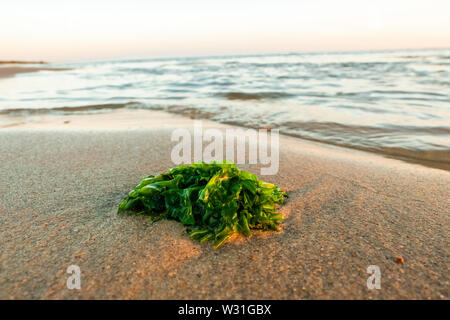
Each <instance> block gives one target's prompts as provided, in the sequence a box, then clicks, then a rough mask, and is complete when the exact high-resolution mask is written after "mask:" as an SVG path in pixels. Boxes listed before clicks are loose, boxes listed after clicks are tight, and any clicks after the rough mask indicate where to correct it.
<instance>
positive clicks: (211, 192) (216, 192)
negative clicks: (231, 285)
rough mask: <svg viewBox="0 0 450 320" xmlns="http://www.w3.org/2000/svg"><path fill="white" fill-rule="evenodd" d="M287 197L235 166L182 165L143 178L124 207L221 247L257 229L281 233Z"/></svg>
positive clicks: (232, 164)
mask: <svg viewBox="0 0 450 320" xmlns="http://www.w3.org/2000/svg"><path fill="white" fill-rule="evenodd" d="M285 197H287V194H286V193H285V192H283V191H282V190H281V189H280V188H279V187H278V186H277V185H274V184H271V183H267V182H264V181H262V180H259V179H258V178H257V177H256V176H255V175H254V174H252V173H249V172H247V171H243V170H239V169H238V168H237V167H236V165H235V164H234V163H232V162H228V161H224V162H212V163H204V162H201V163H193V164H191V165H180V166H178V167H176V168H173V169H170V170H169V171H168V172H166V173H162V174H160V175H158V176H152V175H150V176H148V177H145V178H144V179H142V181H141V183H140V184H139V185H137V186H136V187H135V188H134V189H133V190H131V191H130V193H129V194H128V195H127V196H126V197H125V198H124V199H123V201H122V203H120V205H119V209H118V213H122V212H125V211H129V212H134V213H135V214H143V215H148V216H150V217H151V218H152V219H154V220H159V219H174V220H177V221H179V222H181V223H182V224H183V225H185V226H186V227H187V232H188V234H189V235H190V237H191V238H193V239H196V240H199V241H200V242H204V241H206V240H214V247H215V248H217V247H219V246H220V245H222V244H223V243H224V242H225V241H226V240H227V239H228V238H229V237H230V236H231V235H233V234H234V233H236V232H237V233H242V234H244V235H245V236H251V234H252V233H251V230H252V229H258V230H276V231H277V230H278V224H279V223H280V221H281V220H283V217H282V216H281V215H280V214H278V213H276V212H275V211H276V205H277V204H282V203H283V200H284V198H285Z"/></svg>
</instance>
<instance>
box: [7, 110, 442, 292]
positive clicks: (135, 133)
mask: <svg viewBox="0 0 450 320" xmlns="http://www.w3.org/2000/svg"><path fill="white" fill-rule="evenodd" d="M37 120H39V121H37ZM37 120H36V121H35V122H27V123H24V124H20V125H14V126H10V127H8V128H3V129H1V130H0V148H1V150H2V152H1V153H0V163H1V166H0V177H1V179H2V183H1V184H0V194H1V195H0V197H1V201H0V225H1V226H2V228H1V230H0V261H1V266H0V298H1V299H80V298H82V299H119V298H124V299H133V298H134V299H355V298H358V299H359V298H361V299H403V298H404V299H429V298H431V299H448V298H449V270H448V266H449V259H448V248H449V247H450V243H449V240H448V235H449V229H448V227H449V215H448V213H449V212H450V205H449V189H448V186H449V185H450V173H449V172H448V171H444V170H439V169H433V168H426V167H422V166H420V165H415V164H409V163H405V162H402V161H399V160H394V159H387V158H383V157H381V156H378V155H374V154H366V153H363V152H358V151H352V150H346V149H341V148H337V147H331V146H325V145H321V144H318V143H313V142H308V141H303V140H300V139H296V138H292V137H285V136H281V137H280V170H279V173H278V174H277V175H275V176H264V177H261V176H260V170H259V166H257V165H244V166H240V167H241V168H243V169H246V170H248V171H251V172H253V173H255V174H257V175H258V176H260V177H261V178H263V179H264V180H267V181H269V182H272V183H276V184H278V185H279V186H281V187H282V188H285V189H286V190H287V191H288V192H289V195H290V198H289V199H288V201H287V203H286V204H285V205H284V206H283V207H281V208H280V212H281V213H282V214H283V215H284V217H285V221H284V222H283V224H282V228H281V229H282V230H281V232H254V235H253V237H251V238H245V237H243V236H237V237H235V238H233V239H232V240H231V241H229V242H227V243H226V244H225V245H223V246H222V247H221V248H219V249H217V250H215V249H213V248H212V244H211V243H203V244H200V243H198V242H195V241H193V240H191V239H190V238H189V237H188V235H187V234H186V232H185V231H184V227H183V226H182V225H181V224H180V223H178V222H174V221H159V222H157V223H152V222H150V221H149V220H148V219H146V218H144V217H134V216H126V215H120V216H119V215H117V214H116V210H117V205H118V204H119V203H120V201H121V199H122V198H123V196H125V195H126V194H127V193H128V191H129V190H130V189H131V188H132V187H134V186H135V185H136V184H137V183H139V181H140V179H141V178H142V177H143V176H146V175H148V174H156V173H159V172H161V171H165V170H167V169H168V168H169V167H173V166H174V165H173V163H172V162H171V159H170V152H171V150H172V147H173V146H174V144H175V143H174V142H171V140H170V135H171V133H172V131H173V130H174V129H175V128H179V127H186V128H191V127H192V120H190V119H185V118H182V117H179V116H174V115H169V114H165V113H162V112H151V111H145V110H135V111H133V110H122V111H116V112H111V113H100V114H91V115H77V116H74V115H70V116H69V115H67V116H50V115H49V116H46V117H40V118H39V119H37ZM203 124H204V126H205V127H207V126H210V127H217V128H221V129H224V128H227V126H225V125H220V124H217V123H212V122H208V121H204V122H203ZM397 258H403V259H404V262H403V263H397V262H396V259H397ZM70 265H78V266H80V269H81V290H69V289H67V287H66V281H67V278H68V277H69V274H67V273H66V270H67V267H68V266H70ZM370 265H377V266H379V268H380V271H381V289H380V290H369V289H368V288H367V285H366V281H367V278H368V277H369V274H367V272H366V270H367V268H368V266H370Z"/></svg>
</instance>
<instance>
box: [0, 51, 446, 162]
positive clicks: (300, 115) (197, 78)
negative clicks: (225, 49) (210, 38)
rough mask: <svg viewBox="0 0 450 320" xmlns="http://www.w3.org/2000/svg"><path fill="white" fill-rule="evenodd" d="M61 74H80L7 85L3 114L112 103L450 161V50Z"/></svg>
mask: <svg viewBox="0 0 450 320" xmlns="http://www.w3.org/2000/svg"><path fill="white" fill-rule="evenodd" d="M52 66H54V67H68V68H73V69H72V70H69V71H58V72H52V71H41V72H37V73H29V74H18V75H16V76H15V77H13V78H5V79H0V114H3V115H14V114H17V113H20V114H27V113H30V112H31V113H33V112H34V113H35V112H47V111H50V112H65V113H68V112H69V113H70V112H71V111H72V110H73V111H83V112H86V111H89V110H100V109H103V110H106V109H104V107H102V106H100V107H99V106H98V105H103V104H107V106H105V107H106V108H121V107H126V108H150V109H152V108H153V109H164V110H167V111H170V112H176V113H181V114H185V115H188V116H191V117H200V118H201V117H203V118H210V119H213V120H216V121H220V122H225V123H232V124H237V125H242V126H248V127H256V128H258V127H272V128H280V130H281V132H284V133H286V134H290V135H295V136H299V137H303V138H306V139H311V140H316V141H322V142H326V143H331V144H337V145H341V146H346V147H352V148H358V149H363V150H368V151H374V152H381V153H384V154H389V155H396V156H401V157H405V158H409V159H416V160H429V161H436V162H442V163H447V164H448V163H449V162H450V50H422V51H383V52H348V53H309V54H284V55H260V56H228V57H207V58H205V57H201V58H177V59H140V60H120V61H97V62H83V63H71V64H58V65H52ZM129 102H137V103H134V104H130V103H129ZM126 103H128V104H126ZM80 106H83V108H78V107H80ZM84 106H88V107H86V108H85V107H84ZM89 106H95V107H89ZM0 125H1V123H0Z"/></svg>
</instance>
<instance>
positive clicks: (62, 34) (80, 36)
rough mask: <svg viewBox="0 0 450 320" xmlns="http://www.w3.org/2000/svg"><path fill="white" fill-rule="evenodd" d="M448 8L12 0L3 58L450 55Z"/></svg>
mask: <svg viewBox="0 0 450 320" xmlns="http://www.w3.org/2000/svg"><path fill="white" fill-rule="evenodd" d="M449 16H450V1H449V0H427V1H423V0H378V1H361V0H340V1H335V0H311V1H302V0H293V1H289V0H272V1H263V0H259V1H257V0H247V1H244V0H227V1H220V2H219V1H214V0H190V1H183V0H164V1H144V0H141V1H140V0H126V1H111V0H110V1H106V0H90V1H85V0H78V1H65V0H41V1H32V0H29V1H26V0H15V1H9V2H7V3H3V4H2V8H1V11H0V59H2V60H4V59H26V60H35V59H39V60H50V61H74V60H86V59H109V58H123V57H158V56H191V55H221V54H246V53H282V52H293V51H296V52H297V51H300V52H302V51H347V50H370V49H396V48H448V47H450V18H449Z"/></svg>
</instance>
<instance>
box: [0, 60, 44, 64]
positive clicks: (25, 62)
mask: <svg viewBox="0 0 450 320" xmlns="http://www.w3.org/2000/svg"><path fill="white" fill-rule="evenodd" d="M0 64H48V62H45V61H19V60H0Z"/></svg>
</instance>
